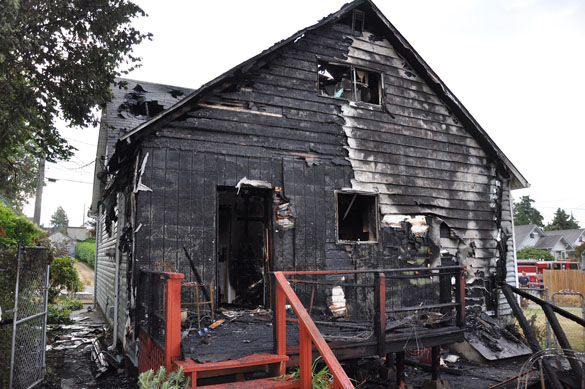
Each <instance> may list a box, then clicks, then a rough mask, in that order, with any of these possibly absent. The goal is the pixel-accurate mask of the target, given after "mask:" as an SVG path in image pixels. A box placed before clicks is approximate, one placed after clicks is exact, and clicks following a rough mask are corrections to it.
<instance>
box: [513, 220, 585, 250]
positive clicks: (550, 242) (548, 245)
mask: <svg viewBox="0 0 585 389" xmlns="http://www.w3.org/2000/svg"><path fill="white" fill-rule="evenodd" d="M584 232H585V229H575V230H556V231H544V230H543V229H542V228H540V227H539V226H537V225H536V224H527V225H521V226H514V235H515V236H516V249H517V250H521V249H523V248H524V247H534V248H536V249H539V250H545V251H548V252H550V253H551V254H552V255H553V256H554V257H555V259H568V258H574V257H575V248H576V247H577V246H579V245H580V244H583V235H584Z"/></svg>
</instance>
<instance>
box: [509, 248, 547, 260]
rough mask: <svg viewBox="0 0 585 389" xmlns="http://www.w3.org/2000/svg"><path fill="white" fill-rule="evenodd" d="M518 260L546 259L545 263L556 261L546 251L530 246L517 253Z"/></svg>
mask: <svg viewBox="0 0 585 389" xmlns="http://www.w3.org/2000/svg"><path fill="white" fill-rule="evenodd" d="M516 257H517V258H518V259H544V260H545V261H554V260H555V257H553V255H552V254H551V253H549V252H548V251H546V250H538V249H536V248H534V247H531V246H528V247H524V248H523V249H521V250H518V251H517V252H516Z"/></svg>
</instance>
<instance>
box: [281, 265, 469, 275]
mask: <svg viewBox="0 0 585 389" xmlns="http://www.w3.org/2000/svg"><path fill="white" fill-rule="evenodd" d="M464 269H465V266H461V265H453V266H435V267H404V268H396V269H363V270H300V271H294V270H293V271H282V272H279V273H282V274H283V275H285V276H290V275H299V276H306V275H332V274H362V273H363V274H365V273H384V274H386V273H398V272H405V271H416V272H429V271H436V270H442V271H445V270H453V271H456V270H464Z"/></svg>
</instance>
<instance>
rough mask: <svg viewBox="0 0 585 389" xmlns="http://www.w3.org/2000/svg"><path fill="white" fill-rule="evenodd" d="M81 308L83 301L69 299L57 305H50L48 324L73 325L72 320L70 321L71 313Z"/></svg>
mask: <svg viewBox="0 0 585 389" xmlns="http://www.w3.org/2000/svg"><path fill="white" fill-rule="evenodd" d="M81 308H83V304H82V303H81V301H79V300H74V299H68V298H66V299H65V300H63V301H60V302H58V303H56V304H49V309H48V312H47V323H49V324H69V323H71V319H69V315H71V312H73V311H77V310H78V309H81Z"/></svg>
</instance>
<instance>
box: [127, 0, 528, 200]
mask: <svg viewBox="0 0 585 389" xmlns="http://www.w3.org/2000/svg"><path fill="white" fill-rule="evenodd" d="M363 4H366V5H368V6H369V7H370V8H371V9H372V11H374V12H375V13H376V15H377V16H378V18H379V19H380V20H381V21H382V23H384V24H385V25H386V27H387V28H388V31H389V33H388V34H386V38H388V40H389V41H390V42H391V43H392V44H393V45H394V46H395V49H396V50H397V51H398V52H399V53H400V54H401V55H402V56H403V57H404V58H405V59H406V60H407V61H408V62H409V63H410V64H411V65H412V66H413V68H414V69H415V70H416V71H417V72H418V73H420V74H421V76H422V77H423V78H424V79H425V81H427V82H428V84H429V86H430V87H431V88H432V89H433V90H434V91H435V93H437V94H438V95H439V96H441V97H442V98H443V99H444V101H445V103H446V104H447V105H448V106H449V108H450V109H451V110H452V111H453V113H454V114H455V115H456V116H457V117H458V118H460V119H461V120H462V122H463V123H464V124H465V125H466V128H468V130H469V131H470V132H471V134H472V136H473V137H474V138H475V139H476V140H477V141H478V142H479V144H480V145H481V146H482V147H483V148H484V149H485V150H486V151H487V152H488V154H489V155H490V156H491V157H493V158H494V159H495V160H496V162H497V163H498V165H499V167H500V169H501V170H503V171H506V172H508V173H510V174H511V176H512V180H511V189H522V188H528V187H529V186H530V184H529V183H528V181H527V180H526V178H524V176H523V175H522V174H521V173H520V171H519V170H518V169H517V168H516V167H515V166H514V164H512V162H511V161H510V160H509V159H508V157H506V155H505V154H504V153H503V152H502V150H500V148H499V147H498V146H497V145H496V143H495V142H494V141H493V140H492V139H491V138H490V136H489V135H488V134H487V133H486V131H485V130H484V129H483V128H482V127H481V126H480V125H479V123H478V122H477V121H476V120H475V118H474V117H473V116H472V115H471V114H470V113H469V111H468V110H467V109H466V108H465V107H464V106H463V104H462V103H461V102H460V101H459V100H458V99H457V97H455V95H454V94H453V93H452V92H451V90H449V88H447V86H446V85H445V83H444V82H443V81H442V80H441V79H440V78H439V76H437V74H436V73H435V72H434V71H433V70H432V69H431V67H430V66H429V65H428V64H427V63H426V62H425V61H424V60H423V59H422V57H421V56H420V55H419V54H418V53H417V52H416V50H415V49H414V48H413V47H412V46H411V45H410V43H408V41H407V40H406V39H405V38H404V37H403V36H402V34H400V32H399V31H398V30H397V29H396V28H395V27H394V25H392V23H390V21H389V20H388V19H386V17H385V16H384V15H383V14H382V12H381V11H380V10H379V9H378V7H376V5H375V4H374V3H373V2H372V1H371V0H355V1H354V2H352V3H348V4H345V5H344V6H342V7H341V9H340V10H339V11H337V12H335V13H333V14H331V15H329V16H327V17H325V18H323V19H321V20H320V21H319V22H317V23H316V24H314V25H312V26H309V27H307V28H304V29H302V30H299V31H298V32H296V33H294V34H293V35H292V36H290V37H289V38H288V39H284V40H282V41H280V42H278V43H276V44H274V45H273V46H272V47H270V48H268V49H266V50H264V51H262V52H261V53H260V54H258V55H256V56H254V57H252V58H250V59H248V60H247V61H245V62H242V63H241V64H239V65H237V66H235V67H233V68H232V69H230V70H228V71H227V72H225V73H223V74H222V75H220V76H218V77H216V78H215V79H213V80H212V81H210V82H208V83H206V84H204V85H202V86H201V87H200V88H199V89H197V90H196V91H194V92H193V93H192V94H190V95H189V96H187V97H185V98H184V99H183V100H181V101H180V102H178V103H177V104H175V105H174V106H172V107H170V108H169V109H167V110H165V111H163V112H161V113H159V114H158V115H156V116H155V117H153V118H152V119H151V120H149V121H147V122H145V123H143V124H141V125H140V126H138V127H136V128H135V129H134V130H132V131H130V132H129V133H128V134H126V135H124V136H123V137H121V138H120V141H119V143H120V142H124V143H126V145H128V144H130V143H132V141H133V140H137V139H140V137H139V136H136V137H135V135H137V134H138V133H140V132H142V131H143V130H147V129H148V130H152V129H156V128H159V127H160V126H163V125H165V124H166V123H168V122H170V121H172V120H174V119H176V118H178V117H180V116H181V115H183V114H184V113H186V112H187V111H189V110H190V109H191V106H192V105H193V104H194V103H196V102H197V99H198V98H199V97H200V96H202V95H203V94H204V93H206V92H208V91H210V90H212V89H213V88H215V87H218V86H220V85H221V84H222V83H223V82H226V81H228V79H229V78H230V77H235V76H238V75H240V74H244V73H246V72H247V71H248V70H250V68H251V67H252V66H253V65H255V64H256V63H257V62H258V61H260V60H262V59H263V58H264V57H266V56H268V55H270V54H272V53H273V52H275V51H276V50H278V49H279V48H281V47H283V46H285V45H287V44H288V43H291V42H293V41H295V40H296V39H297V38H299V37H302V35H303V34H305V33H306V32H308V31H311V30H314V29H316V28H319V27H321V26H323V25H325V24H327V23H329V22H332V21H335V20H338V19H339V18H341V17H342V16H343V15H344V14H346V13H347V12H349V11H351V10H353V9H354V8H356V7H358V6H361V5H363ZM140 135H142V134H140ZM134 137H135V138H136V139H132V138H134ZM122 148H123V149H126V147H122ZM116 149H117V147H116Z"/></svg>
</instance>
